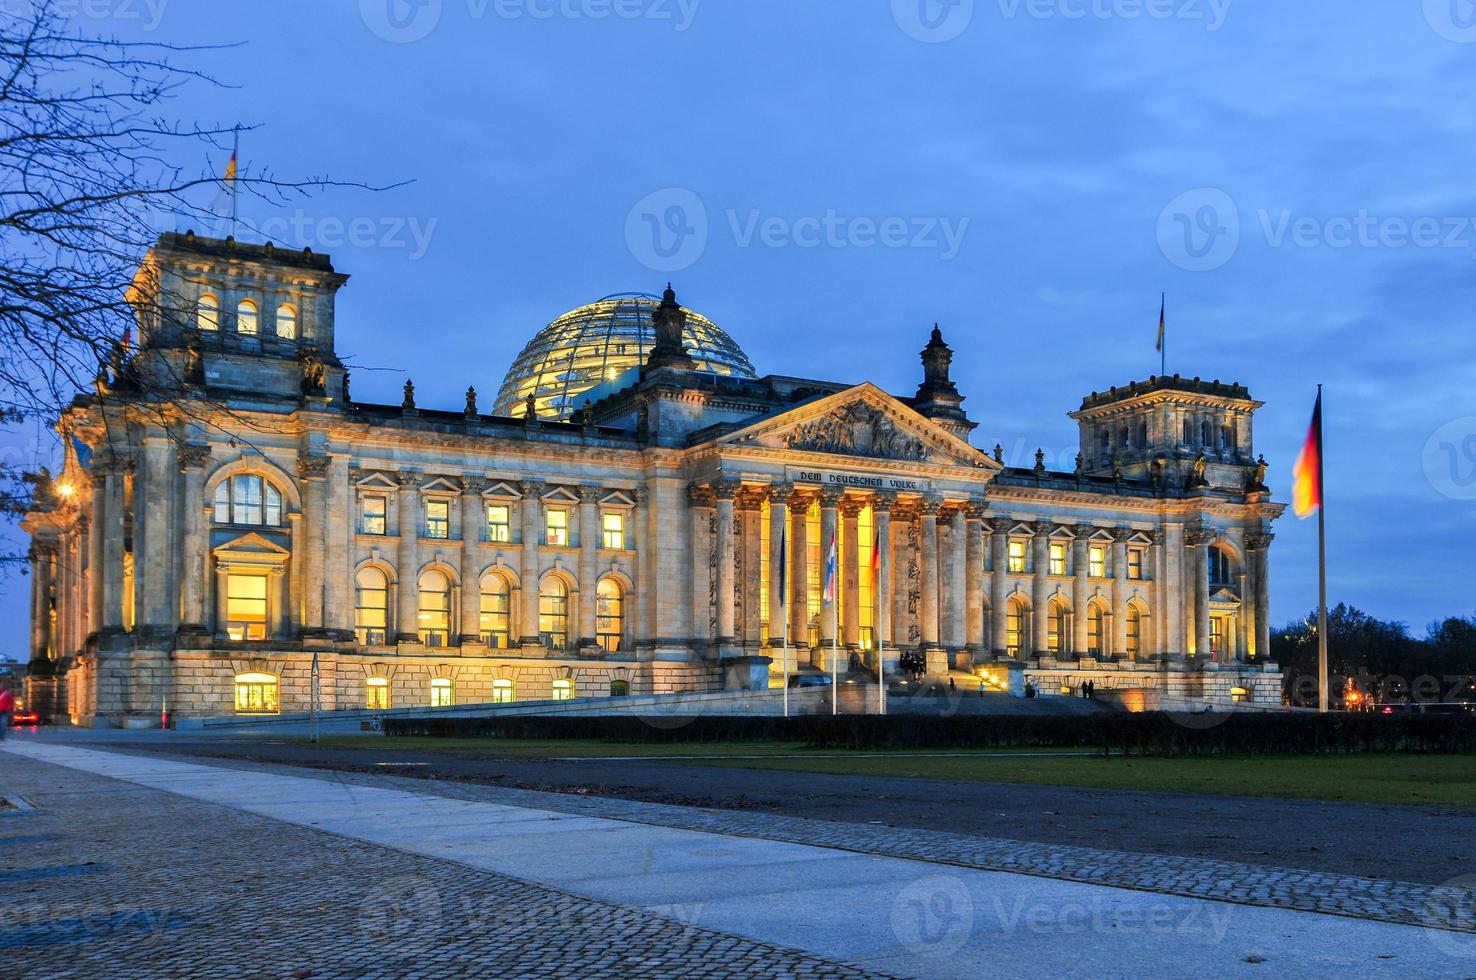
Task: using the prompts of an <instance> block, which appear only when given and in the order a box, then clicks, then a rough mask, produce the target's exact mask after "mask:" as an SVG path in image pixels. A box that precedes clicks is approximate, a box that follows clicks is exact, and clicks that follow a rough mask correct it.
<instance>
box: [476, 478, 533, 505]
mask: <svg viewBox="0 0 1476 980" xmlns="http://www.w3.org/2000/svg"><path fill="white" fill-rule="evenodd" d="M482 496H484V497H500V498H503V499H507V500H517V499H519V498H521V497H522V496H523V493H522V491H521V490H519V489H518V488H517V487H515V486H513V485H512V484H510V483H504V482H501V481H499V482H497V483H494V484H492V485H491V486H490V487H488V488H487V489H486V490H484V491H482Z"/></svg>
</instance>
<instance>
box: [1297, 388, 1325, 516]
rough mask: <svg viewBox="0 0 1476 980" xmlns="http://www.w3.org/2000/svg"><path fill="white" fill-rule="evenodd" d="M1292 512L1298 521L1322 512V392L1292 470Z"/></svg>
mask: <svg viewBox="0 0 1476 980" xmlns="http://www.w3.org/2000/svg"><path fill="white" fill-rule="evenodd" d="M1292 477H1293V481H1292V510H1293V511H1295V512H1296V515H1297V516H1298V517H1301V518H1308V517H1311V516H1312V515H1313V514H1315V513H1317V512H1318V511H1319V510H1320V509H1321V508H1322V392H1321V391H1318V392H1317V403H1316V405H1314V406H1313V408H1312V425H1311V426H1310V427H1309V428H1308V429H1307V440H1306V441H1305V442H1304V443H1302V451H1301V452H1300V453H1298V454H1297V463H1296V465H1295V466H1294V467H1292Z"/></svg>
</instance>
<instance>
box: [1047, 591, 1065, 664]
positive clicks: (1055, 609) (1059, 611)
mask: <svg viewBox="0 0 1476 980" xmlns="http://www.w3.org/2000/svg"><path fill="white" fill-rule="evenodd" d="M1066 629H1067V627H1066V604H1065V603H1064V602H1060V601H1058V600H1055V599H1053V600H1051V606H1050V611H1049V614H1048V615H1047V616H1046V630H1047V632H1046V649H1047V650H1049V651H1050V652H1051V653H1052V654H1054V655H1056V656H1060V655H1061V650H1062V649H1063V647H1062V643H1063V642H1064V641H1065V638H1066Z"/></svg>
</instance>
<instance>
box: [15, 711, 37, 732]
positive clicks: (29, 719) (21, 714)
mask: <svg viewBox="0 0 1476 980" xmlns="http://www.w3.org/2000/svg"><path fill="white" fill-rule="evenodd" d="M39 724H41V716H40V715H39V714H37V713H36V712H34V711H17V712H15V713H14V714H12V715H11V716H10V727H12V728H25V727H27V726H30V725H39Z"/></svg>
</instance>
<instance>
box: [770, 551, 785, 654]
mask: <svg viewBox="0 0 1476 980" xmlns="http://www.w3.org/2000/svg"><path fill="white" fill-rule="evenodd" d="M784 538H785V535H784V529H783V528H780V529H779V608H780V609H783V608H784V607H785V605H786V603H787V600H788V599H789V589H787V588H785V583H786V582H787V581H788V580H789V574H788V573H789V557H788V554H789V553H788V550H787V545H788V542H787V541H785V539H784ZM770 628H771V629H772V627H770Z"/></svg>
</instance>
